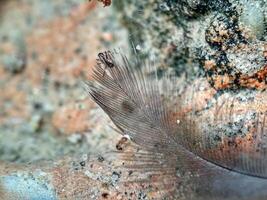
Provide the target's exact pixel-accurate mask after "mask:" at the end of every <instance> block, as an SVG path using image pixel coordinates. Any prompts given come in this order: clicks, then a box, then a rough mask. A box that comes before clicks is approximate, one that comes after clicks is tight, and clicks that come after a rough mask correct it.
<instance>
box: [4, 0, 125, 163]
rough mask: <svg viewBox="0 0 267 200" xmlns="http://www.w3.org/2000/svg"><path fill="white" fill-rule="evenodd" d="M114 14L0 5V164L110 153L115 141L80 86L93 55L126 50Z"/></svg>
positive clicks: (94, 4) (36, 1)
mask: <svg viewBox="0 0 267 200" xmlns="http://www.w3.org/2000/svg"><path fill="white" fill-rule="evenodd" d="M113 12H115V11H114V10H113V9H112V5H107V6H106V7H104V3H103V2H101V1H87V0H57V1H53V0H46V1H42V0H18V1H15V0H14V1H13V0H10V1H0V93H1V94H0V108H1V109H0V160H4V161H10V162H17V163H25V162H32V161H39V160H41V159H56V158H58V157H60V156H62V155H66V154H67V155H74V154H77V153H97V152H99V151H108V150H109V149H111V148H113V146H114V142H113V141H115V140H116V139H117V138H118V137H119V135H118V134H117V133H115V132H114V130H112V129H111V128H110V125H109V124H111V123H110V121H109V119H108V117H106V115H105V114H103V112H102V111H101V110H100V109H98V108H97V106H96V105H95V104H94V103H93V102H92V101H91V100H90V99H89V97H88V95H87V93H86V90H85V89H84V84H83V81H85V80H87V79H88V78H89V76H90V75H89V74H90V68H92V67H93V66H94V65H95V59H96V57H97V54H98V53H99V52H100V51H104V50H107V49H110V48H116V47H121V48H127V46H128V42H127V41H128V40H127V31H126V30H125V29H123V28H122V27H121V26H120V25H119V23H118V20H117V19H116V17H115V15H114V13H113Z"/></svg>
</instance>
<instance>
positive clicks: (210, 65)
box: [204, 60, 216, 70]
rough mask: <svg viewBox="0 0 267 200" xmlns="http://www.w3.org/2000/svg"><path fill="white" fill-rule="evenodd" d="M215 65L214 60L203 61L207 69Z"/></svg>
mask: <svg viewBox="0 0 267 200" xmlns="http://www.w3.org/2000/svg"><path fill="white" fill-rule="evenodd" d="M215 66H216V63H215V61H214V60H206V61H205V63H204V67H205V69H207V70H211V69H213V68H214V67H215Z"/></svg>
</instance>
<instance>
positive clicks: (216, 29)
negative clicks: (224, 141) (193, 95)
mask: <svg viewBox="0 0 267 200" xmlns="http://www.w3.org/2000/svg"><path fill="white" fill-rule="evenodd" d="M115 4H116V6H117V8H118V10H123V11H124V12H120V13H121V16H122V17H121V20H122V21H123V23H124V24H125V25H126V27H128V28H129V30H130V33H131V34H132V37H131V39H132V40H133V41H134V42H135V43H136V44H138V45H140V46H141V47H142V49H143V51H144V52H148V53H149V54H151V55H154V56H155V57H156V58H159V67H160V68H162V69H165V68H166V67H172V68H174V69H175V71H176V73H177V74H178V75H180V76H183V75H186V77H188V79H189V80H190V79H194V77H206V78H207V79H208V80H209V82H210V84H211V86H212V87H214V88H215V89H217V90H224V89H233V90H234V89H242V88H244V87H245V88H256V89H260V90H261V89H264V88H266V80H265V79H262V78H261V75H262V74H263V76H265V69H266V57H265V56H264V45H265V44H266V37H267V36H266V35H267V34H266V29H267V28H266V26H267V25H266V12H267V11H266V8H267V5H266V4H267V2H266V1H265V0H256V1H254V0H240V1H238V0H225V1H223V0H215V1H213V0H212V1H211V0H204V1H198V0H182V1H168V0H164V1H157V0H150V1H145V2H140V1H134V0H132V1H127V3H126V2H123V3H122V2H119V1H118V2H115ZM256 10H257V11H256ZM254 13H255V14H254ZM257 72H258V73H257Z"/></svg>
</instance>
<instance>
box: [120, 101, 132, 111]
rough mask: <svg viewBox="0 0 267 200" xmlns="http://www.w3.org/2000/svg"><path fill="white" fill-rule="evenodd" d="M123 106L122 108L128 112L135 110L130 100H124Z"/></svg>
mask: <svg viewBox="0 0 267 200" xmlns="http://www.w3.org/2000/svg"><path fill="white" fill-rule="evenodd" d="M121 107H122V110H123V111H124V112H128V113H133V112H134V107H133V105H131V103H130V102H128V101H123V102H122V103H121Z"/></svg>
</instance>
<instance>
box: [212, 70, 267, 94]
mask: <svg viewBox="0 0 267 200" xmlns="http://www.w3.org/2000/svg"><path fill="white" fill-rule="evenodd" d="M266 78H267V66H265V67H264V68H263V69H261V70H259V71H258V72H256V73H255V74H253V75H251V76H248V75H245V74H241V75H240V76H237V77H234V76H231V75H228V74H224V75H214V76H212V77H207V79H208V80H209V81H210V82H211V83H212V85H213V87H214V88H215V89H216V90H223V89H228V88H232V87H237V86H239V87H246V88H254V89H258V90H263V89H266V88H267V84H266Z"/></svg>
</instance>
